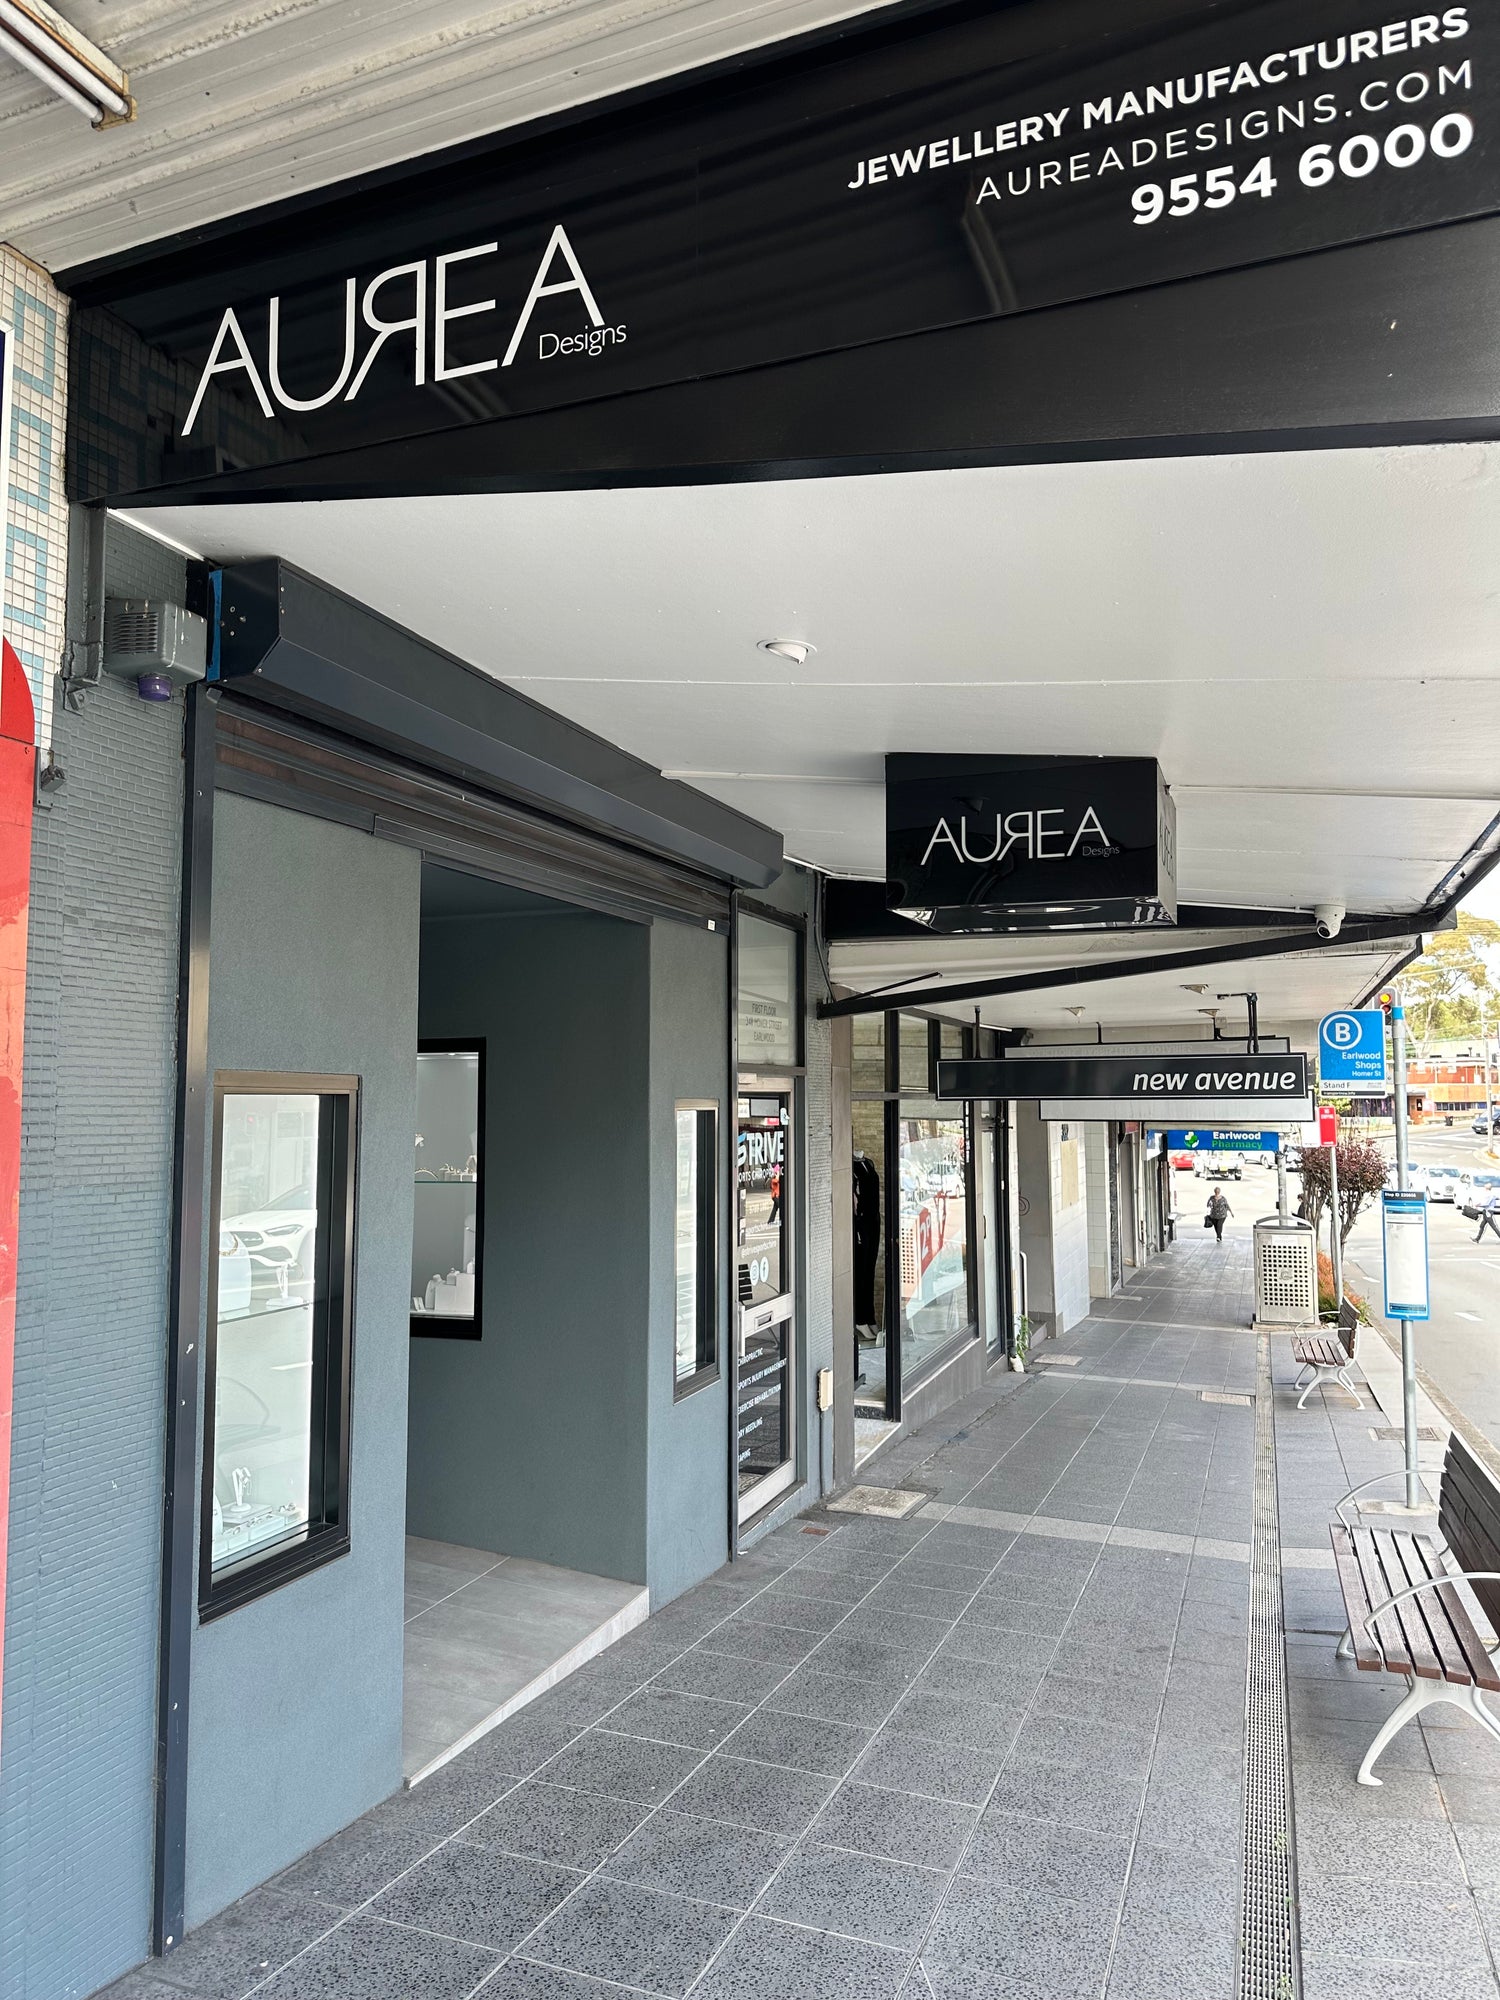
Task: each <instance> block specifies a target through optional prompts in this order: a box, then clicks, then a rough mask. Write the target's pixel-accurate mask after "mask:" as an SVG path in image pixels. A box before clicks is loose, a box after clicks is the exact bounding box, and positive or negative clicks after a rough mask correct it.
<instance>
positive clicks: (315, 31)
mask: <svg viewBox="0 0 1500 2000" xmlns="http://www.w3.org/2000/svg"><path fill="white" fill-rule="evenodd" d="M869 4H870V0H853V4H851V0H509V4H506V5H499V6H496V5H482V4H478V0H422V5H421V6H420V7H415V6H413V5H412V0H271V4H268V5H256V4H248V0H89V4H88V6H87V7H85V6H84V5H82V4H81V0H63V6H62V9H61V11H62V12H63V13H64V14H65V15H67V16H68V18H69V19H71V20H72V21H73V23H74V24H75V25H76V26H77V27H78V28H80V29H81V30H82V31H83V33H84V34H86V35H88V36H89V37H90V38H91V39H92V40H93V41H94V42H96V43H97V44H98V45H99V46H100V47H101V48H103V49H104V51H105V52H106V54H108V55H110V56H112V57H113V58H114V60H115V61H116V62H118V63H119V64H121V66H122V67H123V68H124V69H126V70H127V71H128V72H129V75H130V87H131V90H132V91H133V93H134V95H135V99H136V104H137V107H138V113H137V117H136V120H135V122H134V123H133V124H130V125H119V126H115V127H113V128H111V129H109V130H107V131H99V132H94V131H91V130H90V129H89V126H88V124H87V123H86V121H85V120H84V119H83V118H82V117H80V116H79V114H78V113H77V112H76V111H72V110H70V109H69V108H68V107H67V106H66V105H65V104H63V103H62V102H61V101H60V100H59V99H58V98H56V97H54V96H53V95H52V94H51V92H50V91H48V90H47V88H46V86H45V85H43V84H40V83H37V82H35V81H34V80H33V79H32V78H31V77H30V76H28V75H27V74H26V72H25V71H24V70H22V69H21V68H19V66H17V65H16V64H14V63H12V62H11V61H10V60H9V59H8V58H7V57H5V56H0V235H3V237H4V240H5V241H7V242H9V243H12V244H14V245H15V247H16V248H17V249H18V250H22V251H24V252H25V253H26V255H27V256H29V257H32V258H34V259H35V260H36V261H37V262H38V263H39V264H41V265H43V266H44V267H45V268H46V269H47V270H50V271H59V270H63V269H65V268H66V267H67V266H69V265H71V264H77V263H82V262H84V261H86V260H88V259H90V258H94V257H103V256H108V255H111V254H113V253H114V252H116V251H120V250H124V249H128V248H130V247H131V246H132V245H134V244H137V243H148V242H151V241H152V240H153V239H155V238H157V237H162V236H168V235H171V234H173V233H175V232H176V231H178V230H182V229H190V228H193V227H195V226H196V225H198V224H199V223H202V222H206V221H210V220H213V219H216V218H218V217H220V216H224V215H231V214H235V213H237V212H239V211H241V210H243V209H248V208H254V207H258V206H259V205H260V204H261V203H263V202H270V201H279V200H282V199H284V198H285V197H287V196H289V195H295V194H302V193H304V192H306V191H307V190H308V189H310V188H317V187H324V186H327V185H328V184H329V183H331V182H333V181H337V180H342V179H344V178H345V177H348V176H352V175H355V174H360V173H365V172H368V171H370V170H371V169H374V168H379V167H384V166H389V165H392V164H394V163H395V162H397V161H400V160H406V159H413V158H416V157H417V156H419V155H420V154H423V153H430V152H433V151H436V150H437V149H438V148H440V147H443V146H449V145H456V144H458V143H459V142H461V141H463V140H466V139H472V138H476V137H479V136H481V135H483V134H485V133H487V132H495V131H499V130H502V129H504V128H505V127H507V126H511V125H517V124H521V123H524V122H525V121H527V120H529V119H534V118H541V117H545V116H548V115H549V114H552V113H555V112H558V111H561V110H564V109H566V108H568V107H569V106H571V105H576V104H583V103H587V102H589V101H591V100H592V99H595V98H599V97H604V96H608V95H610V94H611V93H613V92H616V91H622V90H629V89H632V88H634V87H635V86H637V85H639V84H643V83H650V82H653V81H655V80H657V79H658V78H661V77H667V76H672V75H675V74H676V73H678V72H679V71H682V70H686V69H691V68H695V67H697V66H698V65H700V64H703V63H711V62H715V61H718V60H719V59H721V58H722V57H725V56H731V55H736V54H739V53H741V52H742V51H744V50H747V49H753V48H758V47H760V46H762V45H763V44H765V43H767V42H774V41H778V40H780V39H782V38H783V37H785V36H788V35H795V34H800V33H802V32H803V31H804V30H806V29H809V28H815V27H819V26H822V25H824V24H825V23H828V22H833V21H839V20H844V19H846V18H847V17H848V16H850V15H852V14H858V13H862V12H864V11H866V8H867V7H868V5H869ZM876 4H878V0H876Z"/></svg>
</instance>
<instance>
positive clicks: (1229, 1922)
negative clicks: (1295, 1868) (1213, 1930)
mask: <svg viewBox="0 0 1500 2000" xmlns="http://www.w3.org/2000/svg"><path fill="white" fill-rule="evenodd" d="M1298 1862H1299V1881H1300V1862H1301V1845H1300V1842H1299V1845H1298ZM1239 1898H1240V1865H1239V1852H1238V1847H1236V1848H1235V1849H1234V1850H1233V1851H1221V1852H1213V1851H1211V1850H1210V1851H1205V1850H1204V1849H1202V1848H1198V1847H1191V1848H1190V1847H1151V1846H1148V1845H1146V1844H1145V1843H1144V1842H1142V1843H1140V1844H1139V1845H1138V1846H1137V1847H1136V1850H1135V1859H1134V1861H1133V1863H1132V1865H1131V1870H1130V1885H1129V1888H1128V1889H1127V1891H1126V1899H1125V1900H1126V1908H1127V1910H1128V1912H1129V1914H1130V1915H1131V1916H1132V1917H1133V1918H1145V1917H1150V1918H1152V1919H1153V1920H1155V1921H1158V1922H1162V1923H1183V1922H1186V1923H1197V1924H1207V1925H1216V1926H1217V1927H1218V1930H1219V1932H1220V1934H1221V1935H1222V1936H1224V1937H1229V1936H1231V1935H1232V1934H1233V1931H1234V1926H1235V1921H1236V1916H1237V1912H1238V1909H1239Z"/></svg>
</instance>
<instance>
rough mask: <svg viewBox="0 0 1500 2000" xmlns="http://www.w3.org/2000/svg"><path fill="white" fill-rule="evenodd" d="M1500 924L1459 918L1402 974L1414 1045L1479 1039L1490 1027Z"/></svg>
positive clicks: (1499, 991)
mask: <svg viewBox="0 0 1500 2000" xmlns="http://www.w3.org/2000/svg"><path fill="white" fill-rule="evenodd" d="M1497 954H1500V923H1496V922H1494V920H1493V919H1491V918H1489V917H1474V916H1470V915H1469V913H1468V912H1467V911H1466V910H1460V911H1459V913H1458V922H1457V925H1456V926H1455V928H1454V929H1453V930H1451V931H1438V932H1437V933H1436V934H1435V935H1434V936H1433V937H1431V938H1429V939H1428V941H1427V944H1426V947H1425V949H1424V950H1423V952H1422V956H1421V957H1420V958H1419V959H1417V960H1416V961H1415V962H1414V963H1413V964H1412V965H1411V966H1409V967H1408V968H1407V970H1406V972H1404V973H1403V974H1402V978H1401V989H1402V998H1403V1002H1404V1004H1405V1007H1406V1020H1407V1026H1408V1028H1409V1030H1410V1032H1411V1036H1412V1041H1413V1043H1414V1045H1415V1046H1416V1047H1417V1048H1418V1049H1421V1048H1423V1047H1424V1046H1425V1045H1426V1044H1427V1043H1429V1042H1432V1041H1438V1040H1442V1039H1444V1038H1445V1037H1454V1036H1460V1035H1478V1034H1481V1033H1482V1032H1483V1030H1484V1027H1485V1025H1486V1023H1489V1024H1493V1022H1494V1021H1495V1018H1496V1013H1497V1002H1500V983H1497V980H1496V975H1495V971H1494V963H1495V956H1496V955H1497Z"/></svg>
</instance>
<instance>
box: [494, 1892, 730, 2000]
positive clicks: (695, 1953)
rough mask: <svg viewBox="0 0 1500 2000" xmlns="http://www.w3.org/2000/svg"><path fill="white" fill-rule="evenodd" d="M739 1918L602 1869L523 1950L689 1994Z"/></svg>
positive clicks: (627, 1981) (628, 1982)
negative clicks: (606, 1873) (620, 1878)
mask: <svg viewBox="0 0 1500 2000" xmlns="http://www.w3.org/2000/svg"><path fill="white" fill-rule="evenodd" d="M737 1922H738V1918H737V1916H736V1914H735V1912H734V1911H733V1910H726V1909H722V1908H720V1907H719V1906H718V1905H716V1904H712V1903H698V1902H692V1901H690V1900H689V1899H688V1898H687V1897H685V1896H666V1895H661V1894H658V1893H657V1891H655V1890H653V1889H642V1888H640V1887H638V1886H637V1885H636V1884H635V1883H633V1882H617V1881H615V1880H613V1879H612V1878H610V1877H608V1876H602V1875H596V1876H595V1877H594V1878H593V1880H592V1881H590V1882H588V1883H586V1884H585V1885H584V1887H583V1888H582V1889H580V1890H579V1891H578V1893H577V1895H576V1896H573V1897H571V1898H570V1899H569V1900H568V1902H566V1903H565V1904H564V1905H563V1907H562V1908H561V1909H560V1910H558V1911H557V1913H556V1915H555V1916H552V1917H549V1918H548V1920H547V1922H546V1923H544V1924H543V1925H542V1927H541V1929H540V1930H539V1931H538V1932H537V1933H536V1935H535V1936H534V1937H533V1938H531V1939H530V1940H529V1941H528V1943H527V1945H526V1948H525V1951H524V1953H523V1954H522V1955H523V1956H524V1957H526V1958H529V1959H537V1960H539V1961H540V1962H541V1963H543V1964H546V1965H560V1966H562V1967H564V1968H565V1969H566V1970H568V1971H570V1972H582V1973H587V1974H589V1975H590V1976H591V1977H593V1978H595V1979H613V1980H617V1981H618V1982H619V1983H620V1984H621V1985H625V1986H644V1987H647V1988H649V1989H650V1990H651V1991H652V1992H654V1993H672V1994H678V1993H685V1992H686V1991H687V1989H688V1987H689V1986H690V1985H691V1984H692V1983H693V1981H694V1980H695V1979H696V1978H697V1977H698V1975H699V1973H700V1972H702V1970H703V1968H704V1966H705V1965H706V1964H707V1963H708V1961H709V1959H710V1957H711V1956H712V1955H713V1953H714V1951H715V1950H716V1949H717V1948H718V1946H719V1945H720V1944H722V1943H723V1941H724V1939H725V1937H726V1936H727V1935H728V1934H729V1931H730V1930H731V1929H732V1927H733V1926H734V1924H735V1923H737Z"/></svg>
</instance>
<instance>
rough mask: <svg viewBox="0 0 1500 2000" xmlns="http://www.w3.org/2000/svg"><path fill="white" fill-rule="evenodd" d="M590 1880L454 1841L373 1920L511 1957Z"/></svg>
mask: <svg viewBox="0 0 1500 2000" xmlns="http://www.w3.org/2000/svg"><path fill="white" fill-rule="evenodd" d="M584 1880H585V1877H584V1876H583V1875H582V1874H581V1873H580V1872H579V1871H578V1870H577V1869H573V1868H557V1867H554V1866H552V1865H551V1864H550V1863H547V1862H542V1861H523V1860H521V1859H519V1858H518V1857H517V1856H515V1855H512V1854H497V1853H496V1852H495V1850H494V1849H493V1848H489V1847H474V1846H471V1845H470V1844H469V1843H468V1842H466V1841H461V1840H454V1841H450V1842H449V1843H448V1845H447V1846H446V1847H440V1848H439V1849H438V1851H437V1853H436V1854H433V1855H430V1856H429V1857H428V1859H427V1860H426V1861H424V1862H422V1863H421V1864H420V1866H418V1867H416V1868H413V1869H412V1871H411V1872H410V1874H408V1875H403V1876H402V1878H401V1880H400V1881H399V1882H397V1883H394V1884H393V1885H392V1886H391V1887H390V1888H389V1889H387V1890H385V1891H384V1892H383V1894H381V1895H379V1896H377V1897H376V1898H375V1901H374V1902H373V1903H372V1904H371V1905H370V1914H371V1915H372V1916H376V1917H383V1918H386V1919H387V1920H388V1921H389V1922H391V1923H395V1924H406V1925H409V1926H410V1927H411V1928H413V1929H415V1930H423V1931H433V1932H436V1933H438V1934H439V1935H441V1936H443V1937H450V1938H461V1939H462V1940H463V1941H464V1943H466V1944H476V1945H484V1946H485V1947H487V1948H488V1949H490V1950H493V1951H510V1950H511V1949H512V1948H513V1947H514V1946H515V1945H517V1944H519V1943H520V1941H521V1939H522V1938H523V1937H525V1935H526V1933H527V1932H528V1931H529V1930H531V1929H532V1928H533V1927H534V1926H535V1925H537V1924H539V1923H540V1922H541V1921H542V1919H543V1917H545V1916H546V1915H547V1913H548V1912H549V1911H550V1910H554V1909H556V1907H557V1905H558V1904H559V1903H560V1902H561V1901H562V1899H563V1897H564V1896H566V1895H567V1894H568V1893H569V1891H570V1890H573V1889H576V1888H577V1887H578V1885H579V1883H580V1882H582V1881H584Z"/></svg>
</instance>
